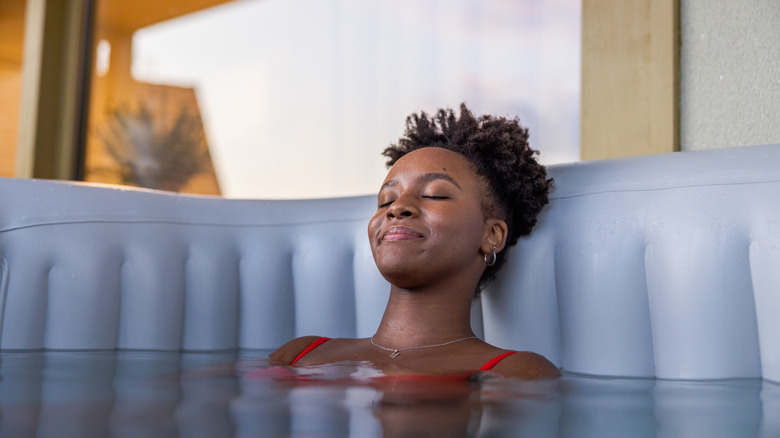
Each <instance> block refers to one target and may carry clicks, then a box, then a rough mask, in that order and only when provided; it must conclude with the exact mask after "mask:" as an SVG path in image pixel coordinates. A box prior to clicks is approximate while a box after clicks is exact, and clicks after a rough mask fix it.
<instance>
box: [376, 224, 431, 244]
mask: <svg viewBox="0 0 780 438" xmlns="http://www.w3.org/2000/svg"><path fill="white" fill-rule="evenodd" d="M421 237H423V235H422V234H420V233H418V232H417V231H414V230H412V229H411V228H406V227H390V228H388V230H387V231H386V232H385V234H384V235H383V236H382V240H383V241H398V240H411V239H419V238H421Z"/></svg>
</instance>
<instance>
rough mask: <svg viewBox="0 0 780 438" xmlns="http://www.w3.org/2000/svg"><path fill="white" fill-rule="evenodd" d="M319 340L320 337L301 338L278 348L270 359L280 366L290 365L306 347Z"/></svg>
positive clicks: (270, 355)
mask: <svg viewBox="0 0 780 438" xmlns="http://www.w3.org/2000/svg"><path fill="white" fill-rule="evenodd" d="M318 338H319V336H301V337H300V338H295V339H293V340H292V341H289V342H287V343H286V344H284V345H282V346H281V347H279V348H277V349H276V351H274V352H273V353H271V354H269V355H268V357H269V358H270V359H271V360H272V361H274V362H276V363H277V364H279V365H290V363H292V361H293V360H295V358H296V357H298V355H299V354H301V352H302V351H303V350H305V349H306V347H308V346H309V345H310V344H311V343H312V342H314V341H316V340H317V339H318Z"/></svg>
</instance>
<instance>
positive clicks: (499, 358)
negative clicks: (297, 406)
mask: <svg viewBox="0 0 780 438" xmlns="http://www.w3.org/2000/svg"><path fill="white" fill-rule="evenodd" d="M327 341H330V338H326V337H324V336H323V337H321V338H317V339H316V340H315V341H314V342H312V343H311V344H309V346H308V347H306V348H305V349H304V350H303V351H301V354H299V355H298V356H297V357H296V358H295V359H293V361H292V362H290V365H295V362H298V361H299V360H300V359H301V358H302V357H303V356H306V355H307V354H309V352H310V351H312V350H314V349H315V348H317V347H319V346H320V345H322V344H324V343H325V342H327ZM515 353H517V352H516V351H508V352H506V353H502V354H499V355H498V356H496V357H494V358H493V359H490V360H489V361H487V363H485V365H482V366H481V367H480V368H479V370H480V371H488V370H491V369H493V367H494V366H496V364H497V363H499V362H501V361H502V360H503V359H504V358H505V357H507V356H509V355H512V354H515Z"/></svg>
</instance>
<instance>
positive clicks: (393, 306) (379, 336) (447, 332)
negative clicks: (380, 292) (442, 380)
mask: <svg viewBox="0 0 780 438" xmlns="http://www.w3.org/2000/svg"><path fill="white" fill-rule="evenodd" d="M471 301H472V300H471V294H468V295H467V294H465V293H462V292H461V293H457V292H456V293H454V292H453V291H450V290H447V291H444V290H440V291H419V290H415V291H409V290H404V289H401V288H397V287H395V286H393V287H392V288H391V291H390V299H389V301H388V303H387V308H386V309H385V313H384V316H383V317H382V322H381V323H380V324H379V328H378V329H377V332H376V335H374V340H376V341H377V342H380V343H383V344H384V345H387V346H389V347H392V348H405V347H412V346H419V345H428V344H436V343H441V342H448V341H451V340H454V339H459V338H463V337H467V336H473V335H474V332H472V330H471Z"/></svg>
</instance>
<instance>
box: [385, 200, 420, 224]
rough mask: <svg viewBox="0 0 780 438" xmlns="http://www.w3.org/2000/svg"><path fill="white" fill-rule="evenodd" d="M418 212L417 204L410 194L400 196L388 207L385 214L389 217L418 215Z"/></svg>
mask: <svg viewBox="0 0 780 438" xmlns="http://www.w3.org/2000/svg"><path fill="white" fill-rule="evenodd" d="M417 213H418V210H417V205H416V204H415V203H414V201H413V200H412V199H410V197H409V196H399V197H398V199H396V200H395V201H393V203H392V204H390V205H389V206H388V207H387V210H386V211H385V214H386V215H387V217H388V218H399V219H400V218H404V217H412V216H416V215H417Z"/></svg>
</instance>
